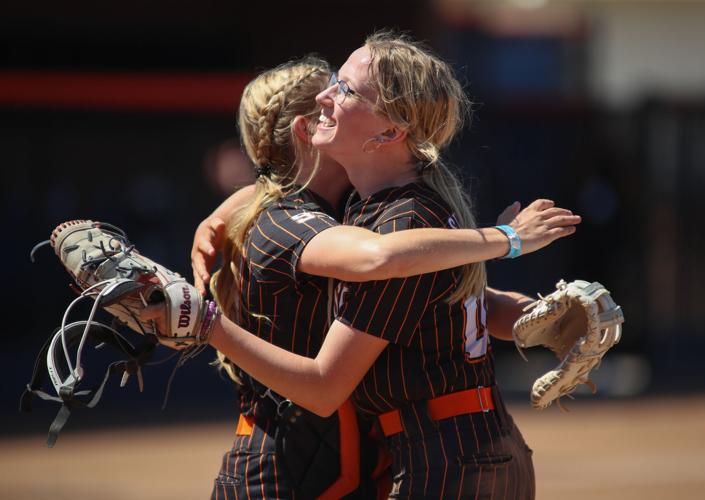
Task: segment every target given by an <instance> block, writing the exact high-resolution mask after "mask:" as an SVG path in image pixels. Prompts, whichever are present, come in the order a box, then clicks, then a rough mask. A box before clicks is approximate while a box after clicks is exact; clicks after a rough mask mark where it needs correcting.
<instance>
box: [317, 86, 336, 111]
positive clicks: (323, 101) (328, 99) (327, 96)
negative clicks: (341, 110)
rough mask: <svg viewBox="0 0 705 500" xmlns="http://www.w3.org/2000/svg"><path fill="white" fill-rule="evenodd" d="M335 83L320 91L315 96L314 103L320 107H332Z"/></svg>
mask: <svg viewBox="0 0 705 500" xmlns="http://www.w3.org/2000/svg"><path fill="white" fill-rule="evenodd" d="M337 85H338V84H337V83H336V84H335V85H331V86H330V87H328V88H326V89H324V90H322V91H321V92H319V93H318V95H317V96H316V102H317V103H318V104H320V105H321V106H322V107H333V90H334V89H336V88H337Z"/></svg>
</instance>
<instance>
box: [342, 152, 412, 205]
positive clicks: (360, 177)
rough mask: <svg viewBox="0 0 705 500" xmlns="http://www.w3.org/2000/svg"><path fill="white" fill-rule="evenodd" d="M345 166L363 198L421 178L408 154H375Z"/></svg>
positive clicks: (361, 157) (359, 158)
mask: <svg viewBox="0 0 705 500" xmlns="http://www.w3.org/2000/svg"><path fill="white" fill-rule="evenodd" d="M343 165H344V166H345V167H346V170H347V172H348V177H349V178H350V182H351V183H352V185H353V186H354V187H355V189H356V190H357V192H358V193H359V194H360V197H361V198H367V197H368V196H371V195H372V194H374V193H376V192H378V191H381V190H383V189H386V188H389V187H396V186H404V185H405V184H409V183H410V182H414V181H416V180H418V178H419V173H418V171H417V170H416V162H414V161H413V160H412V159H411V158H409V155H408V153H406V152H405V153H404V154H403V155H393V154H384V153H383V152H379V153H377V152H375V153H371V154H366V156H364V157H363V156H360V157H358V158H356V159H355V160H352V161H350V162H345V163H343Z"/></svg>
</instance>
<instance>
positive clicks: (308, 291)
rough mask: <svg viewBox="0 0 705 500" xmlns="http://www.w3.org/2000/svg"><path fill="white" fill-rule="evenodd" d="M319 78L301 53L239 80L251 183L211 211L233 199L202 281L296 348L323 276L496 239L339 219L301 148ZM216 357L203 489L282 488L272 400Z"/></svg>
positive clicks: (316, 342)
mask: <svg viewBox="0 0 705 500" xmlns="http://www.w3.org/2000/svg"><path fill="white" fill-rule="evenodd" d="M328 77H329V74H328V69H327V67H326V65H325V63H323V62H321V61H316V60H306V61H300V62H296V63H290V64H287V65H284V66H281V67H279V68H276V69H274V70H272V71H269V72H266V73H264V74H263V75H261V76H260V77H258V78H257V79H255V80H254V81H253V82H251V83H250V85H248V87H247V89H246V90H245V93H244V95H243V98H242V101H241V108H240V129H241V134H242V140H243V143H244V144H245V147H246V149H247V152H248V154H249V155H250V157H251V158H252V160H253V161H254V162H255V164H256V165H257V170H258V171H257V173H258V181H257V184H256V186H255V187H254V189H253V188H248V189H247V190H245V191H241V192H239V193H237V194H236V195H234V196H233V197H232V198H231V199H230V200H228V201H227V202H226V204H224V206H223V207H221V209H219V210H221V212H222V211H223V210H230V208H232V207H239V208H238V209H237V210H236V211H235V213H234V215H233V217H232V220H231V224H230V226H229V231H228V238H227V245H226V249H225V257H226V262H225V264H226V265H225V266H224V267H223V269H222V271H221V272H220V274H219V275H218V276H217V277H216V278H215V279H214V284H215V291H216V296H217V298H218V300H219V302H220V305H221V307H222V308H223V310H224V311H225V312H226V314H227V316H228V317H230V318H231V319H233V320H235V321H236V322H237V323H238V324H239V325H241V326H242V327H244V328H245V329H247V330H249V331H251V332H253V333H254V334H255V335H256V336H257V337H259V338H260V339H264V340H265V341H266V342H267V343H268V344H270V345H273V346H278V347H279V348H281V349H286V350H287V351H290V352H293V353H296V354H299V355H301V356H307V357H313V356H315V355H316V354H317V353H318V351H319V349H320V347H321V345H322V343H323V338H324V335H325V332H326V330H327V328H328V326H329V317H328V316H329V314H328V311H330V307H329V305H330V304H329V297H331V294H330V293H329V288H330V285H331V282H330V281H329V280H328V279H327V278H326V277H329V276H330V277H337V278H340V279H347V280H351V281H360V280H370V279H386V278H390V277H392V276H409V275H412V274H416V273H420V272H428V271H436V270H438V269H442V268H448V267H453V266H456V265H458V264H462V263H465V262H473V261H478V260H483V259H486V258H492V257H496V256H499V255H501V254H502V253H505V246H506V238H505V237H504V236H503V235H501V234H500V233H498V232H497V231H495V230H484V231H485V232H484V233H483V232H482V231H469V230H468V231H445V230H434V229H424V230H421V231H411V232H408V233H406V234H389V235H387V236H384V237H381V236H380V235H379V234H377V233H373V232H370V231H367V230H362V229H360V228H355V227H343V226H339V225H338V223H337V222H336V220H335V218H334V216H335V215H336V210H335V208H334V206H335V205H336V204H337V203H338V202H339V201H340V200H341V199H342V198H343V194H344V193H345V192H346V191H347V187H348V181H347V177H346V176H345V175H344V171H343V170H342V168H341V167H340V165H339V164H337V163H336V162H334V161H332V160H331V159H330V158H327V157H326V156H325V155H324V156H322V157H321V158H320V159H319V160H318V161H315V160H316V157H315V155H314V154H312V151H311V150H310V146H308V143H309V142H310V131H309V127H308V125H309V120H310V118H309V115H310V114H311V112H312V111H313V112H317V107H316V105H315V101H314V99H313V98H314V96H315V95H316V94H317V93H318V92H319V91H321V90H322V89H323V88H324V87H325V85H326V82H328ZM297 153H298V154H297ZM316 164H318V165H317V166H318V168H317V169H316V168H315V167H316ZM301 185H306V186H307V187H306V188H302V187H301ZM216 213H218V210H217V211H216ZM523 216H525V217H524V218H525V219H526V220H527V221H528V222H526V223H525V224H524V225H522V226H521V229H520V232H521V233H522V234H523V235H524V236H525V238H526V239H527V241H529V240H531V238H532V237H534V238H535V234H538V231H537V224H538V222H540V220H542V219H541V214H540V213H539V212H537V211H536V210H533V211H531V210H528V211H526V212H525V213H524V214H523ZM519 218H520V219H521V218H522V215H520V217H519ZM203 227H204V228H205V230H206V232H210V231H211V230H213V229H214V228H216V226H213V225H211V224H210V222H209V223H208V224H206V225H203ZM217 230H218V229H217V228H216V231H217ZM542 237H543V238H545V235H544V236H542ZM483 241H484V243H482V244H479V243H481V242H483ZM196 253H197V254H198V253H199V251H197V252H196ZM380 257H382V258H380ZM429 257H432V258H429ZM194 268H196V266H195V265H194ZM201 274H202V273H201ZM201 274H198V275H199V276H201ZM224 366H225V368H226V370H228V372H229V373H230V374H231V376H232V377H233V378H235V379H236V380H238V381H239V382H240V383H241V387H240V412H241V416H240V420H239V424H238V428H237V432H236V434H237V436H236V439H235V442H234V444H233V448H232V449H231V450H230V451H229V452H228V453H226V454H225V456H224V457H223V464H222V467H221V471H220V474H219V476H218V478H217V479H216V482H215V488H214V490H213V497H214V498H231V497H240V496H247V497H248V498H266V497H275V498H289V497H292V496H293V492H292V487H291V484H290V483H289V481H288V479H287V477H286V474H284V473H283V471H282V464H281V457H279V456H278V453H277V450H276V439H275V437H276V434H277V432H278V428H279V425H280V423H279V420H278V418H277V416H278V415H277V411H278V409H279V408H278V403H279V402H280V400H279V399H278V398H277V397H271V398H270V397H269V395H270V394H271V393H268V392H267V390H266V389H267V388H266V387H263V386H261V385H259V384H258V383H257V382H256V381H255V380H254V379H252V378H250V377H249V375H247V373H246V371H247V370H245V371H242V370H240V369H239V368H237V367H236V366H234V365H232V364H231V363H227V362H226V363H225V364H224ZM336 408H337V407H336ZM329 413H330V412H329ZM324 479H325V478H321V481H323V480H324Z"/></svg>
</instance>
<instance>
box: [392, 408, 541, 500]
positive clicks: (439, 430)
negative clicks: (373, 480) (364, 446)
mask: <svg viewBox="0 0 705 500" xmlns="http://www.w3.org/2000/svg"><path fill="white" fill-rule="evenodd" d="M496 399H499V397H497V398H496ZM495 406H496V409H495V410H493V411H489V412H478V413H471V414H465V415H459V416H456V417H451V418H447V419H443V420H438V421H434V420H432V419H431V418H430V417H429V416H428V412H427V411H424V409H425V407H424V406H423V403H422V404H418V405H410V406H408V407H406V408H404V409H402V410H400V412H401V418H402V422H403V426H404V431H402V432H400V433H398V434H395V435H392V436H389V437H387V438H386V439H385V443H386V446H387V448H388V450H389V452H390V454H391V456H392V474H393V486H392V491H391V493H390V498H439V499H446V498H463V499H476V500H479V499H483V500H484V499H492V500H533V499H534V498H535V490H536V484H535V477H534V467H533V462H532V458H531V455H532V451H531V449H530V448H529V447H528V446H527V445H526V443H525V442H524V438H523V437H522V435H521V433H520V432H519V429H518V428H517V427H516V425H515V424H514V421H513V420H512V418H511V416H510V415H509V414H508V413H507V412H506V409H505V407H504V405H503V404H502V403H501V401H495Z"/></svg>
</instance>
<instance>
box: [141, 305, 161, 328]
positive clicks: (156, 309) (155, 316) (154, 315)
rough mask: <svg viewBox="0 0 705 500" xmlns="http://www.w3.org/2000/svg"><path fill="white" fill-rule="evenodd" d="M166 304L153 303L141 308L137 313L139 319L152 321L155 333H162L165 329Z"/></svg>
mask: <svg viewBox="0 0 705 500" xmlns="http://www.w3.org/2000/svg"><path fill="white" fill-rule="evenodd" d="M166 314H167V312H166V304H165V303H160V304H154V305H151V306H147V307H145V308H144V309H142V310H141V311H140V313H139V317H140V321H153V322H154V326H155V327H156V330H157V333H159V334H160V335H163V333H164V332H165V331H166Z"/></svg>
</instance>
